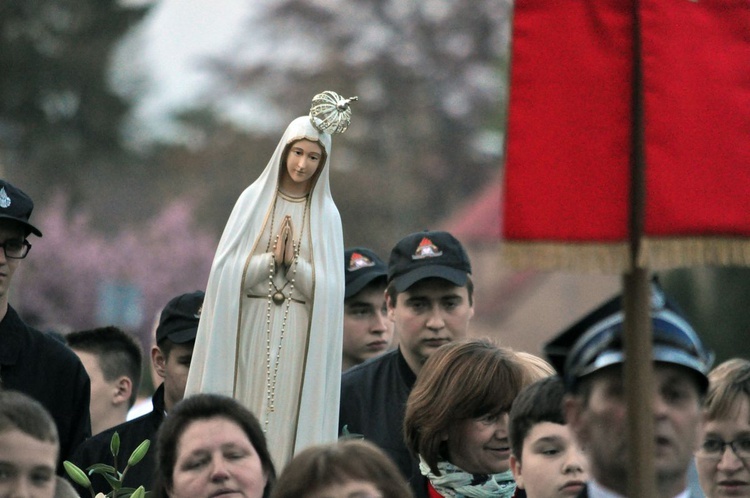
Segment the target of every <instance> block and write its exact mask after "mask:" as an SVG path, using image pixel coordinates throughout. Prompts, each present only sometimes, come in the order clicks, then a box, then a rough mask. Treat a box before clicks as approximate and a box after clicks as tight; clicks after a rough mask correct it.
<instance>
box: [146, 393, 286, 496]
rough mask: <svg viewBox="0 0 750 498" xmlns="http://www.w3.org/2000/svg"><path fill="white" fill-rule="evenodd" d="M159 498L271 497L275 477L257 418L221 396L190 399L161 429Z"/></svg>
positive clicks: (179, 404)
mask: <svg viewBox="0 0 750 498" xmlns="http://www.w3.org/2000/svg"><path fill="white" fill-rule="evenodd" d="M157 454H158V467H157V477H156V486H155V490H154V491H155V495H156V496H157V497H160V498H163V497H171V498H187V497H191V498H208V497H210V496H214V495H215V494H216V493H222V492H224V493H230V492H235V493H240V494H241V495H242V496H245V497H246V498H261V497H267V496H268V495H269V494H270V488H271V487H272V485H273V483H274V481H275V479H276V473H275V470H274V466H273V462H272V461H271V456H270V454H269V453H268V448H267V446H266V439H265V436H264V435H263V430H262V429H261V426H260V423H259V422H258V419H257V418H255V416H254V415H253V414H252V413H250V411H248V410H247V409H246V408H245V407H243V406H242V405H241V404H239V403H238V402H237V401H235V400H233V399H231V398H228V397H225V396H219V395H213V394H198V395H195V396H191V397H188V398H185V399H184V400H182V401H181V402H180V403H178V404H177V405H176V406H175V408H174V409H173V410H172V411H170V412H169V416H168V417H167V418H166V419H165V420H164V423H163V424H162V426H161V428H160V429H159V434H158V440H157Z"/></svg>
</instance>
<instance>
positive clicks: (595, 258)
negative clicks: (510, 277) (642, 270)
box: [500, 241, 630, 274]
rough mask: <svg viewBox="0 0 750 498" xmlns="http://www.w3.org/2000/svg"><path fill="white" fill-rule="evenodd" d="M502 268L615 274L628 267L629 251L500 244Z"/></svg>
mask: <svg viewBox="0 0 750 498" xmlns="http://www.w3.org/2000/svg"><path fill="white" fill-rule="evenodd" d="M500 256H501V258H502V262H503V265H506V266H509V267H511V268H514V269H517V270H540V271H557V270H559V271H572V272H580V273H599V274H618V273H620V274H621V273H624V272H625V271H627V270H628V269H629V267H630V258H629V248H628V244H627V243H624V242H619V243H611V244H594V243H571V242H568V243H563V242H516V241H504V242H503V243H501V244H500Z"/></svg>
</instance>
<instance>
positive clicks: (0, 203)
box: [0, 180, 42, 237]
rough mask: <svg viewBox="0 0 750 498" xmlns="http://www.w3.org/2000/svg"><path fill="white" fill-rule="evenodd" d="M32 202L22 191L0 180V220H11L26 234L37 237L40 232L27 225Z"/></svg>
mask: <svg viewBox="0 0 750 498" xmlns="http://www.w3.org/2000/svg"><path fill="white" fill-rule="evenodd" d="M33 210H34V201H32V200H31V197H29V196H28V195H26V193H24V191H23V190H21V189H19V188H17V187H14V186H13V185H11V184H10V183H8V182H7V181H5V180H0V220H4V219H5V220H13V221H16V222H18V223H19V224H21V225H23V227H24V228H25V229H26V234H27V235H28V234H29V233H33V234H34V235H36V236H37V237H41V236H42V232H40V231H39V229H38V228H37V227H35V226H34V225H32V224H31V223H29V218H30V217H31V212H32V211H33Z"/></svg>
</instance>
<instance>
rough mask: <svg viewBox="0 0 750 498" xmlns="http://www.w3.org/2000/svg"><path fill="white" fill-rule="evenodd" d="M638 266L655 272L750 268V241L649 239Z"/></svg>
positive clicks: (641, 253) (644, 241) (705, 238)
mask: <svg viewBox="0 0 750 498" xmlns="http://www.w3.org/2000/svg"><path fill="white" fill-rule="evenodd" d="M638 265H639V266H641V267H647V268H650V269H653V270H669V269H672V268H679V267H686V266H750V239H748V238H740V237H699V236H695V237H680V238H678V237H674V238H648V237H646V238H644V239H643V241H642V243H641V251H640V255H639V258H638Z"/></svg>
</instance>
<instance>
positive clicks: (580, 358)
mask: <svg viewBox="0 0 750 498" xmlns="http://www.w3.org/2000/svg"><path fill="white" fill-rule="evenodd" d="M650 316H651V325H652V347H653V361H654V381H655V389H654V393H653V404H652V406H651V407H650V408H651V410H652V411H653V416H654V436H655V440H654V446H655V454H654V465H655V470H656V484H657V491H658V493H659V495H658V498H675V497H679V498H687V497H688V496H690V493H689V491H688V479H687V476H688V469H689V467H690V465H691V462H692V457H693V452H694V450H695V449H696V448H697V446H698V437H699V423H700V419H701V402H702V398H703V396H704V394H705V393H706V389H707V387H708V378H707V373H708V371H709V369H710V367H711V363H712V361H713V357H712V354H711V353H710V352H709V351H707V350H706V349H705V348H704V346H703V344H702V343H701V341H700V339H699V338H698V336H697V334H696V333H695V331H694V330H693V328H692V327H691V326H690V324H689V323H688V322H687V321H686V320H685V319H684V318H683V317H682V316H681V315H680V314H679V312H678V310H677V308H676V307H675V306H674V305H673V304H672V303H671V302H669V301H668V300H667V299H666V297H665V296H664V294H663V292H662V291H661V289H659V288H658V286H656V285H655V284H654V285H653V286H652V291H651V310H650ZM623 320H624V313H623V310H622V306H621V303H620V298H619V297H617V298H614V299H612V300H610V301H608V302H607V303H605V304H604V305H603V306H601V307H600V308H598V309H597V310H595V311H594V312H592V313H591V314H589V315H587V316H586V317H584V318H583V319H582V320H580V321H579V322H577V323H575V324H574V325H572V326H571V327H570V328H568V329H567V330H566V331H565V332H563V333H562V334H561V335H560V336H558V337H557V338H556V339H554V340H552V341H551V342H550V343H549V344H547V345H546V346H545V351H546V353H547V355H548V357H549V359H550V361H551V362H552V363H553V365H555V368H557V369H558V371H559V372H560V373H561V374H562V376H563V378H564V380H565V385H566V389H567V391H568V395H567V396H566V399H565V402H564V409H565V415H566V420H567V421H568V424H569V425H570V427H571V429H572V430H573V433H574V434H575V436H576V438H577V439H578V442H579V444H580V445H581V446H582V447H583V448H585V450H586V452H587V455H588V459H589V465H590V470H591V475H592V477H593V479H592V480H591V481H590V482H589V483H588V486H587V488H586V489H584V490H583V491H582V493H581V494H580V495H579V496H583V497H591V498H601V497H607V498H614V497H621V496H626V495H627V486H628V459H629V456H628V453H629V447H630V444H629V441H628V436H627V433H628V431H627V407H626V404H625V397H624V385H623V372H622V366H623V362H624V356H625V355H624V352H623ZM655 498H656V497H655Z"/></svg>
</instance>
